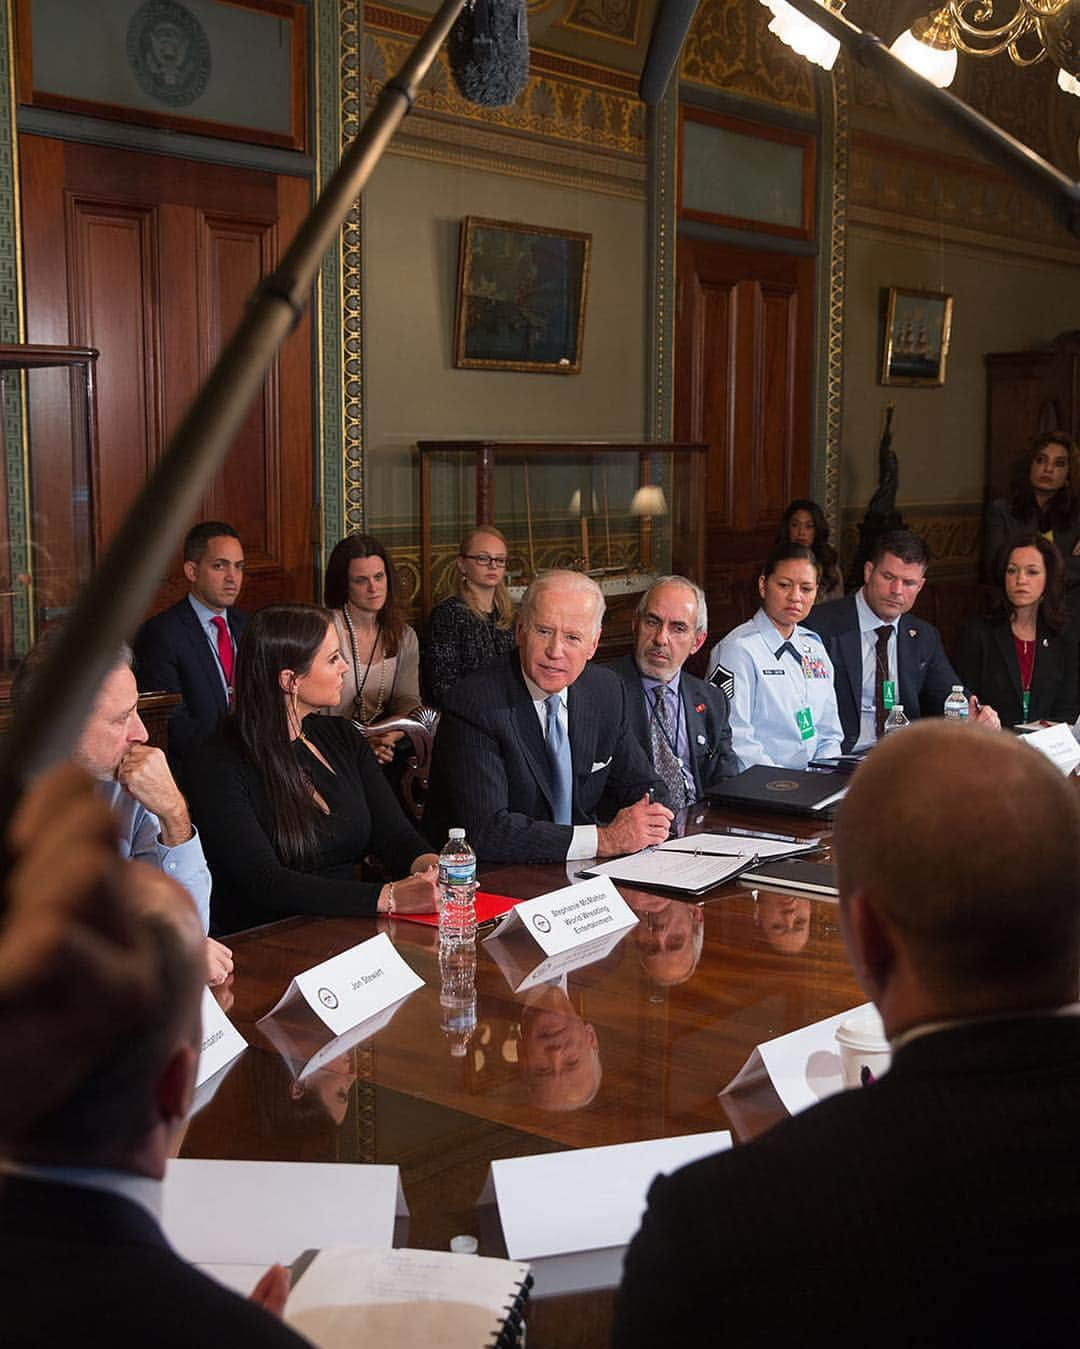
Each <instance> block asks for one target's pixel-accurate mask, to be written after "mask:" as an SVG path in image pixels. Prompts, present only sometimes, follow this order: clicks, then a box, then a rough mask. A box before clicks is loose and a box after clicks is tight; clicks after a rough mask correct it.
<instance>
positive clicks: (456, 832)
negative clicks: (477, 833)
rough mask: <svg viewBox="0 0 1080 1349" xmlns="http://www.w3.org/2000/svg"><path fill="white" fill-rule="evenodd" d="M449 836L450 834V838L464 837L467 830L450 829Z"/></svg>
mask: <svg viewBox="0 0 1080 1349" xmlns="http://www.w3.org/2000/svg"><path fill="white" fill-rule="evenodd" d="M449 836H450V838H464V837H465V830H464V829H451V830H450V835H449Z"/></svg>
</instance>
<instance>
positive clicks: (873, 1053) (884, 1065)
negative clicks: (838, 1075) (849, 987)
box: [836, 1007, 892, 1087]
mask: <svg viewBox="0 0 1080 1349" xmlns="http://www.w3.org/2000/svg"><path fill="white" fill-rule="evenodd" d="M836 1043H837V1044H838V1045H839V1046H840V1069H841V1072H842V1073H843V1075H844V1086H845V1087H859V1086H865V1085H867V1083H869V1082H875V1081H877V1079H878V1078H879V1077H883V1076H884V1075H885V1073H887V1072H888V1071H889V1064H890V1063H891V1062H892V1050H891V1049H890V1048H889V1042H888V1040H886V1038H885V1027H884V1026H883V1025H882V1024H881V1017H880V1016H878V1014H877V1009H876V1008H874V1007H868V1008H864V1009H863V1010H861V1011H859V1012H856V1013H855V1014H854V1015H853V1016H849V1017H848V1019H847V1020H846V1021H842V1022H841V1023H840V1025H839V1026H838V1027H837V1029H836Z"/></svg>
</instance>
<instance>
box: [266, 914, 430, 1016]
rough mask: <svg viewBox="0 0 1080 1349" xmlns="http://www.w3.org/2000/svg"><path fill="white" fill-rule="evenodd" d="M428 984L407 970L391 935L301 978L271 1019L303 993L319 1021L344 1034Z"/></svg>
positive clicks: (344, 953) (371, 940)
mask: <svg viewBox="0 0 1080 1349" xmlns="http://www.w3.org/2000/svg"><path fill="white" fill-rule="evenodd" d="M423 983H424V981H423V979H421V978H420V976H419V975H418V974H417V973H416V971H415V970H413V969H412V967H411V966H409V965H407V964H406V963H405V961H404V960H403V959H402V958H401V956H400V955H399V954H398V952H397V951H396V950H395V948H394V944H393V942H392V941H391V940H390V938H389V937H388V936H387V935H386V933H385V932H380V933H379V935H378V936H377V937H370V938H369V939H368V940H367V941H362V942H361V943H360V944H359V945H358V946H351V947H350V948H349V949H348V950H347V951H342V952H341V954H340V955H336V956H331V958H330V959H329V960H324V961H323V962H322V964H320V965H313V966H312V967H311V969H310V970H305V971H304V972H303V974H298V975H297V976H296V978H295V979H294V980H293V981H292V983H291V984H290V985H289V987H288V988H287V989H286V990H285V992H284V994H283V995H282V996H281V998H279V1000H278V1001H277V1003H276V1004H275V1005H274V1006H273V1007H272V1008H271V1009H270V1012H269V1015H270V1016H272V1015H273V1014H274V1012H276V1011H278V1009H279V1008H280V1007H282V1006H283V1005H284V1004H285V1003H286V1002H287V1001H288V999H289V998H290V997H291V996H292V994H293V991H294V990H299V992H300V993H301V994H302V996H303V998H304V1000H305V1001H306V1002H307V1004H308V1006H309V1007H310V1008H311V1010H312V1011H313V1012H314V1013H315V1015H316V1016H317V1017H319V1019H320V1020H321V1021H323V1022H325V1023H326V1025H327V1026H329V1027H330V1029H331V1030H332V1031H333V1032H334V1034H335V1035H342V1034H343V1033H344V1032H345V1031H347V1030H352V1028H353V1027H354V1026H358V1025H359V1024H360V1022H361V1021H366V1020H367V1019H368V1017H371V1016H374V1015H375V1014H376V1013H377V1012H381V1011H382V1010H383V1008H384V1007H389V1006H390V1004H391V1003H394V1002H398V1001H400V999H401V998H403V997H405V995H406V994H407V993H412V992H413V991H414V990H415V989H418V988H422V987H423Z"/></svg>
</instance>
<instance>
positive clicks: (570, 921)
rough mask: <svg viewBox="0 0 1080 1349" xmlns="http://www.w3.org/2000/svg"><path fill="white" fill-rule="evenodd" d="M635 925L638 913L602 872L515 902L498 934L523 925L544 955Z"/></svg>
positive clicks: (509, 931)
mask: <svg viewBox="0 0 1080 1349" xmlns="http://www.w3.org/2000/svg"><path fill="white" fill-rule="evenodd" d="M636 926H637V915H636V914H635V913H634V911H633V910H632V909H631V908H630V906H629V905H628V904H627V902H626V900H625V899H623V897H622V895H620V894H619V892H618V890H616V889H615V887H614V885H613V884H612V883H611V880H610V879H609V878H608V877H607V876H600V877H598V878H597V879H595V880H586V881H579V882H578V883H577V885H568V886H567V887H566V888H565V889H563V890H553V891H552V892H551V893H550V894H547V895H540V896H539V897H538V898H536V899H527V900H524V901H523V902H522V903H520V904H515V906H514V908H513V909H512V910H511V911H510V913H509V914H508V915H507V917H506V919H505V920H504V921H503V922H502V923H501V924H500V925H499V935H500V936H506V935H507V934H508V933H511V932H515V931H516V930H517V929H518V928H519V927H520V928H523V929H524V930H525V931H526V932H528V933H530V934H531V935H532V936H533V937H534V938H535V940H536V942H537V943H538V944H539V946H540V949H541V950H542V951H543V952H544V954H545V955H548V956H557V955H561V954H562V953H563V952H564V951H569V950H571V949H572V948H573V947H575V946H584V945H585V944H586V943H587V942H591V941H594V940H595V939H596V938H597V937H599V936H602V935H605V934H607V933H609V932H621V931H623V930H624V929H626V928H631V927H636Z"/></svg>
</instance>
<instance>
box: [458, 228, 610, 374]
mask: <svg viewBox="0 0 1080 1349" xmlns="http://www.w3.org/2000/svg"><path fill="white" fill-rule="evenodd" d="M591 244H592V235H591V234H580V233H578V232H576V231H574V230H558V229H548V228H547V227H546V226H543V225H520V224H517V223H515V222H512V221H508V220H482V219H480V218H479V217H478V216H466V217H465V219H464V220H463V221H462V225H461V254H460V265H459V270H458V293H457V313H456V316H455V324H454V365H455V366H457V367H458V369H462V370H524V371H532V372H546V373H549V374H555V375H578V374H580V373H581V348H582V340H583V337H584V330H585V295H586V291H587V290H588V283H589V249H590V246H591Z"/></svg>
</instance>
